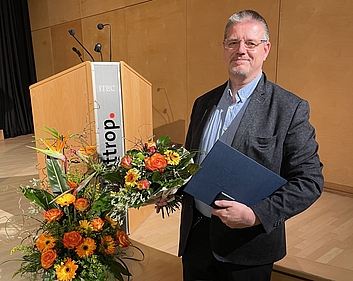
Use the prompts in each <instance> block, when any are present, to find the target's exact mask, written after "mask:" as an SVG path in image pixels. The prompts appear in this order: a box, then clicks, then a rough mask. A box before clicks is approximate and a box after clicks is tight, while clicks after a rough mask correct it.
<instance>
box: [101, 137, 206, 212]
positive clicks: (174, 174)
mask: <svg viewBox="0 0 353 281" xmlns="http://www.w3.org/2000/svg"><path fill="white" fill-rule="evenodd" d="M195 154H196V152H189V151H187V150H186V149H185V148H183V147H180V146H177V145H175V144H172V143H171V140H170V138H169V137H168V136H164V137H161V138H158V139H157V140H156V141H153V140H150V141H148V142H146V143H142V142H140V143H137V144H136V145H135V147H134V148H133V149H131V150H128V151H127V152H126V154H125V155H124V156H123V157H122V158H121V160H120V162H119V164H118V165H116V166H114V167H112V169H111V171H110V174H109V175H106V176H105V179H106V180H107V181H108V182H110V184H111V185H112V189H115V190H116V192H115V193H114V195H115V199H114V200H113V202H112V204H113V205H114V206H115V208H116V209H117V210H124V209H126V208H127V207H133V208H140V207H141V206H146V205H150V204H155V203H156V202H158V201H159V200H160V199H166V200H167V202H168V204H167V205H166V206H164V207H162V208H161V211H162V212H161V213H162V217H163V218H164V213H165V212H166V213H167V215H169V214H170V213H171V212H173V211H175V210H176V209H178V208H179V206H180V202H181V195H179V194H176V192H177V191H178V189H179V188H180V187H181V186H182V185H184V184H186V183H187V181H188V180H189V179H190V178H191V176H192V175H193V174H195V173H196V172H197V171H198V169H199V168H200V166H199V165H198V164H195V163H193V160H192V159H193V157H194V156H195Z"/></svg>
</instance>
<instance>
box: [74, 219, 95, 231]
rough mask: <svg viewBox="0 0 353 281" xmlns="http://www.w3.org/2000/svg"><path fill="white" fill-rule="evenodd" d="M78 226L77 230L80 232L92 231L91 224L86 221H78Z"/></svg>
mask: <svg viewBox="0 0 353 281" xmlns="http://www.w3.org/2000/svg"><path fill="white" fill-rule="evenodd" d="M78 224H79V228H78V230H79V231H80V230H82V231H89V230H93V227H92V225H91V223H90V222H89V221H88V220H80V221H79V222H78Z"/></svg>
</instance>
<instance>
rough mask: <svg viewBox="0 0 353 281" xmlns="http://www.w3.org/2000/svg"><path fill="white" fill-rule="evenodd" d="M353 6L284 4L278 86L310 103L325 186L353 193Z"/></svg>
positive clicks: (341, 3) (287, 0)
mask: <svg viewBox="0 0 353 281" xmlns="http://www.w3.org/2000/svg"><path fill="white" fill-rule="evenodd" d="M352 9H353V2H352V1H335V0H326V1H321V0H311V1H307V0H300V1H291V0H285V1H282V7H281V21H280V32H279V33H280V41H279V42H280V43H279V52H278V83H279V84H280V85H282V86H283V87H286V88H288V89H289V90H291V91H294V92H295V93H297V94H298V95H299V96H301V97H303V98H305V99H307V100H308V101H309V102H310V104H311V109H312V111H311V112H312V114H311V121H312V123H313V124H314V126H315V127H316V131H317V135H318V141H319V144H320V156H321V159H322V162H323V163H324V175H325V180H326V181H327V182H330V183H335V184H341V185H345V186H351V187H352V189H353V165H352V155H353V147H352V145H351V144H352V142H353V112H352V108H353V96H352V95H350V94H349V93H350V91H351V89H352V88H353V80H352V76H353V68H352V67H351V65H352V63H353V54H352V52H351V50H350V46H351V45H352V44H353V37H352V36H349V34H352V32H353V18H352V13H351V11H352Z"/></svg>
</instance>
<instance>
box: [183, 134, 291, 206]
mask: <svg viewBox="0 0 353 281" xmlns="http://www.w3.org/2000/svg"><path fill="white" fill-rule="evenodd" d="M286 182H287V181H286V180H285V179H283V178H282V177H280V176H279V175H277V174H276V173H274V172H272V171H271V170H269V169H267V168H266V167H264V166H262V165H261V164H259V163H257V162H256V161H254V160H252V159H251V158H249V157H248V156H246V155H244V154H242V153H241V152H239V151H237V150H236V149H234V148H233V147H231V146H229V145H228V144H226V143H224V142H222V141H221V140H218V141H217V142H216V143H215V144H214V146H213V147H212V149H211V150H210V152H209V153H208V154H207V156H206V157H205V159H204V160H203V162H202V163H201V168H200V170H199V171H198V172H197V173H196V174H195V175H194V176H193V177H192V178H191V180H190V181H189V182H188V184H187V185H186V187H185V189H184V191H185V192H187V193H189V194H191V195H192V196H194V197H195V198H197V199H199V200H201V201H203V202H204V203H206V204H208V205H210V206H212V205H213V201H214V200H215V199H216V197H217V196H218V195H219V193H221V192H223V193H225V194H227V195H229V196H230V197H233V198H234V199H235V200H236V201H238V202H241V203H243V204H245V205H248V206H251V205H253V204H256V203H257V202H259V201H260V200H262V199H264V198H266V197H267V196H269V195H271V194H272V193H273V192H274V191H276V190H277V189H278V188H280V187H281V186H282V185H284V184H285V183H286Z"/></svg>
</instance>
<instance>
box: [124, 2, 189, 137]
mask: <svg viewBox="0 0 353 281" xmlns="http://www.w3.org/2000/svg"><path fill="white" fill-rule="evenodd" d="M185 8H186V1H185V0H184V1H176V0H156V1H152V2H150V3H148V4H145V5H137V6H132V7H130V8H128V9H126V26H127V27H128V28H127V31H126V38H125V39H126V42H127V61H128V62H129V64H130V65H131V66H132V67H134V68H135V69H138V70H139V72H140V73H141V74H142V75H143V76H144V77H146V78H147V79H148V80H149V81H150V82H151V83H152V85H153V124H154V127H155V128H158V132H159V134H168V132H171V131H173V132H174V134H173V135H174V137H173V139H172V141H175V142H180V143H183V142H184V139H185V132H183V131H181V132H178V134H176V133H175V131H176V130H177V129H178V128H179V125H180V123H185V119H186V115H187V108H186V103H185V101H186V99H187V89H186V53H187V50H186V41H185V40H186V21H185V20H186V18H185V14H186V10H185ZM176 121H178V122H176Z"/></svg>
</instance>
